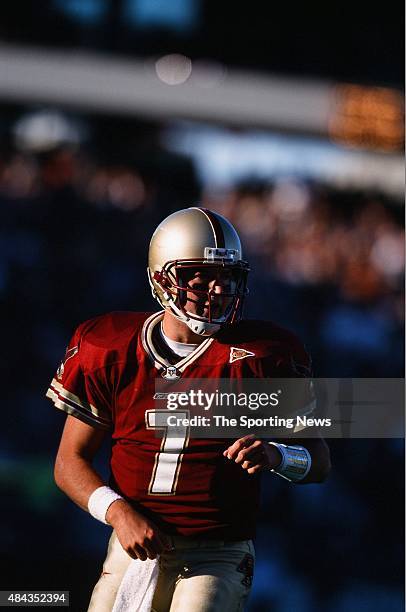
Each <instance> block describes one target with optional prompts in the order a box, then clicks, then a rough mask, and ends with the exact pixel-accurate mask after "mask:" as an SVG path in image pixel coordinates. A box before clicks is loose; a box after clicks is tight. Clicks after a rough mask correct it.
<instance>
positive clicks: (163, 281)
mask: <svg viewBox="0 0 406 612" xmlns="http://www.w3.org/2000/svg"><path fill="white" fill-rule="evenodd" d="M248 271H249V267H248V264H247V263H246V262H243V261H241V260H240V261H237V262H235V263H234V262H233V263H230V261H227V260H225V259H224V258H223V259H219V260H214V259H213V260H212V261H210V262H208V261H207V260H202V259H189V260H186V259H185V260H181V259H178V260H174V261H169V262H166V264H165V265H164V266H163V268H162V270H161V271H159V272H155V273H154V275H153V277H152V278H153V281H154V284H155V283H156V284H157V285H159V287H160V288H161V290H162V291H164V298H165V300H166V302H167V306H166V307H167V308H168V307H169V308H170V310H171V311H172V313H173V314H174V316H175V317H176V318H178V319H179V320H181V321H183V322H184V323H186V324H187V325H188V327H189V328H190V329H191V330H192V331H193V332H195V333H197V334H199V335H203V336H209V335H212V334H213V333H216V332H217V331H219V329H220V327H221V326H222V325H224V324H226V323H234V322H235V321H237V320H238V319H239V318H240V317H241V311H242V305H243V301H244V297H245V296H246V294H247V293H248V289H247V275H248Z"/></svg>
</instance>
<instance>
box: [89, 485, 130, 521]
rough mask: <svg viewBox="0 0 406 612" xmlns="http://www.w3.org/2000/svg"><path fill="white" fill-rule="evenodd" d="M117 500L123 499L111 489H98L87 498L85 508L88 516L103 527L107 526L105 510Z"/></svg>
mask: <svg viewBox="0 0 406 612" xmlns="http://www.w3.org/2000/svg"><path fill="white" fill-rule="evenodd" d="M117 499H123V497H121V495H119V494H118V493H116V492H115V491H113V489H110V487H98V488H97V489H95V490H94V491H93V493H92V494H91V496H90V497H89V501H88V502H87V507H88V510H89V512H90V514H91V515H92V516H93V517H94V518H95V519H97V520H98V521H101V522H102V523H104V524H105V525H108V523H107V521H106V514H107V510H108V509H109V508H110V506H111V504H112V503H113V502H114V501H116V500H117Z"/></svg>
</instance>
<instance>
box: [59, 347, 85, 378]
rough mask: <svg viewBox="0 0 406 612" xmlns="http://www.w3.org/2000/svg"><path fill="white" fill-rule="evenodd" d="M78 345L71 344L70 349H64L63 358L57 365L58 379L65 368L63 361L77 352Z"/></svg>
mask: <svg viewBox="0 0 406 612" xmlns="http://www.w3.org/2000/svg"><path fill="white" fill-rule="evenodd" d="M78 350H79V347H78V346H73V347H72V348H71V349H66V353H65V357H64V358H63V360H62V361H61V365H60V366H59V368H58V370H57V372H56V375H57V377H58V379H59V380H60V379H61V378H62V376H63V372H64V370H65V363H66V362H67V361H68V360H69V359H71V358H72V357H74V356H75V355H76V353H77V352H78Z"/></svg>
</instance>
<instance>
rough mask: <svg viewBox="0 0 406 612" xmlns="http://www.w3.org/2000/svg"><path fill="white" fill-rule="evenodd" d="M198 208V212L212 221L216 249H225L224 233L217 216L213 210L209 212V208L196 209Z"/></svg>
mask: <svg viewBox="0 0 406 612" xmlns="http://www.w3.org/2000/svg"><path fill="white" fill-rule="evenodd" d="M196 208H197V210H200V211H201V212H202V213H203V214H204V215H205V216H206V217H207V218H208V220H209V221H210V225H211V226H212V228H213V232H214V240H215V241H216V248H219V249H224V248H225V246H226V241H225V238H224V232H223V228H222V227H221V224H220V222H219V220H218V219H217V217H216V215H215V214H213V213H212V212H211V210H208V209H207V208H199V207H196Z"/></svg>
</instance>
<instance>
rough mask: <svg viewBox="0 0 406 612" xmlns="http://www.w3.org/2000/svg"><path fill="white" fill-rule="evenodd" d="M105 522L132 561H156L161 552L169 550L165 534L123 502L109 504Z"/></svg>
mask: <svg viewBox="0 0 406 612" xmlns="http://www.w3.org/2000/svg"><path fill="white" fill-rule="evenodd" d="M106 520H107V522H108V523H109V524H110V525H111V526H112V527H114V529H115V532H116V534H117V537H118V539H119V542H120V544H121V546H122V547H123V549H124V550H125V551H126V553H127V554H129V555H130V557H131V558H132V559H140V560H141V561H145V560H146V559H147V558H148V559H156V557H157V555H159V554H160V553H161V552H162V551H163V550H169V548H170V543H169V540H168V538H167V537H166V536H165V534H163V533H162V531H161V530H160V529H158V527H157V526H156V525H154V524H153V523H152V521H150V520H149V519H147V518H145V517H144V516H142V514H139V513H138V512H136V511H135V510H134V509H133V508H132V507H131V506H130V504H128V503H127V502H126V501H124V500H121V499H120V500H117V501H115V502H113V503H112V504H111V506H110V507H109V509H108V510H107V514H106Z"/></svg>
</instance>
